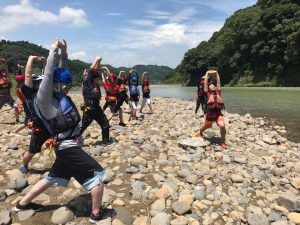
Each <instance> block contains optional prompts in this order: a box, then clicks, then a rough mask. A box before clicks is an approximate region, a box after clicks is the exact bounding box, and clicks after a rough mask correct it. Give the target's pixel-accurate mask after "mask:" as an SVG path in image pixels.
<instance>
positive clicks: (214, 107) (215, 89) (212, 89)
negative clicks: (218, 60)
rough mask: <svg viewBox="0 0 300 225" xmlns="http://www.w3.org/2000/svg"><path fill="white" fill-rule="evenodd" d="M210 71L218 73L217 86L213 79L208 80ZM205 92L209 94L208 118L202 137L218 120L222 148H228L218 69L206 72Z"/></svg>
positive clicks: (202, 130)
mask: <svg viewBox="0 0 300 225" xmlns="http://www.w3.org/2000/svg"><path fill="white" fill-rule="evenodd" d="M210 73H216V84H217V86H215V84H214V82H213V81H209V80H208V75H209V74H210ZM204 92H205V93H206V95H207V110H208V111H207V114H206V119H205V122H204V125H203V127H202V128H201V129H200V134H199V136H200V137H203V132H204V131H205V130H206V129H208V128H211V127H212V125H213V123H214V122H216V123H217V125H218V126H219V127H220V133H221V140H220V146H221V147H222V148H225V149H226V148H227V145H226V143H225V136H226V129H225V123H224V118H223V115H222V112H221V110H222V109H223V107H224V104H223V101H222V98H221V96H220V94H221V84H220V76H219V74H218V72H217V71H215V70H209V71H207V72H206V74H205V78H204Z"/></svg>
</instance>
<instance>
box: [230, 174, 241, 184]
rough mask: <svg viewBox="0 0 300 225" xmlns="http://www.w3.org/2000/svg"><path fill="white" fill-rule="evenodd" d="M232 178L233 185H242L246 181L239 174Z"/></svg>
mask: <svg viewBox="0 0 300 225" xmlns="http://www.w3.org/2000/svg"><path fill="white" fill-rule="evenodd" d="M230 178H231V180H232V182H233V183H242V182H243V181H244V178H243V177H242V176H241V175H239V174H233V175H231V177H230Z"/></svg>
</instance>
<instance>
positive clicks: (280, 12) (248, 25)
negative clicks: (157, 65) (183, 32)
mask: <svg viewBox="0 0 300 225" xmlns="http://www.w3.org/2000/svg"><path fill="white" fill-rule="evenodd" d="M299 49H300V1H299V0H258V2H257V3H256V4H255V5H254V6H251V7H248V8H245V9H241V10H238V11H236V12H235V13H234V15H232V16H231V17H229V18H228V19H227V20H226V22H225V24H224V26H223V27H222V28H221V29H220V31H218V32H215V33H214V34H213V36H212V37H211V38H210V39H209V40H208V41H203V42H201V43H200V44H199V45H198V46H197V47H195V48H192V49H190V50H188V51H187V52H186V53H185V55H184V58H183V59H182V62H181V63H180V64H179V65H178V66H177V68H176V69H175V70H173V71H171V73H170V74H169V75H168V77H167V78H166V82H169V83H182V84H187V85H189V86H191V85H193V86H195V85H196V84H197V81H198V80H199V77H200V76H203V75H204V74H205V72H206V71H207V70H208V69H211V68H215V69H217V70H218V71H220V74H221V75H222V77H221V81H222V84H226V85H231V86H300V50H299Z"/></svg>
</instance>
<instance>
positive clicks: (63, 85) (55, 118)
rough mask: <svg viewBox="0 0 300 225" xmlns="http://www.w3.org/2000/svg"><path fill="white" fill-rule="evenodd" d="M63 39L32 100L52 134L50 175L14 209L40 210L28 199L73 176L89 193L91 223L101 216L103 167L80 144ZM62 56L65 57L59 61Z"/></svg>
mask: <svg viewBox="0 0 300 225" xmlns="http://www.w3.org/2000/svg"><path fill="white" fill-rule="evenodd" d="M59 49H60V50H61V58H60V59H61V60H60V66H59V68H56V69H54V62H55V60H54V59H55V55H56V54H57V53H58V50H59ZM66 49H67V46H66V42H64V44H63V43H61V42H59V41H58V40H57V41H56V42H55V43H54V44H53V45H52V50H50V52H49V56H48V58H47V64H46V68H45V73H44V78H43V80H42V82H41V84H40V88H39V90H38V92H37V97H36V99H35V102H34V106H35V110H36V112H37V114H38V116H39V117H40V119H41V120H42V121H43V123H44V125H45V127H46V128H47V129H48V131H49V133H51V135H52V136H53V137H54V143H55V146H54V147H55V154H56V159H55V162H54V164H53V166H52V168H51V170H50V172H49V174H48V175H47V176H46V177H45V178H43V179H42V180H40V181H38V182H37V183H36V184H35V185H34V186H33V187H32V188H31V190H30V191H29V192H28V193H27V194H26V195H25V196H24V197H23V198H22V199H21V201H20V202H18V203H17V205H16V206H15V207H14V211H17V212H18V211H22V210H28V209H32V210H34V211H39V210H41V209H42V208H43V206H42V205H39V204H35V203H32V202H31V201H32V200H33V199H34V198H36V197H37V196H38V195H39V194H41V193H42V192H44V191H45V190H46V189H47V188H49V187H51V186H52V185H53V184H57V185H60V186H65V187H66V186H67V185H68V182H69V181H70V178H71V177H74V178H75V179H76V180H77V181H78V182H79V183H80V184H81V185H82V186H83V188H84V189H85V190H87V191H90V193H91V196H92V213H91V215H90V222H91V223H96V222H97V221H100V220H101V219H103V217H104V214H103V212H104V210H100V209H101V208H100V206H101V201H102V196H103V189H104V183H103V182H104V179H105V178H106V176H105V172H104V169H103V168H102V167H101V166H100V165H99V163H98V162H97V161H96V160H95V159H93V158H92V157H91V156H90V155H89V154H88V153H86V152H85V151H84V150H83V149H82V148H81V147H80V144H79V141H78V138H79V136H80V127H79V123H80V114H79V112H78V110H77V108H76V106H75V105H74V103H73V101H72V100H71V98H70V97H69V96H67V93H68V91H69V90H70V88H71V83H72V75H71V73H70V72H69V71H68V70H67V69H66V68H67V65H66V62H67V60H66V59H67V51H66ZM62 59H64V60H62Z"/></svg>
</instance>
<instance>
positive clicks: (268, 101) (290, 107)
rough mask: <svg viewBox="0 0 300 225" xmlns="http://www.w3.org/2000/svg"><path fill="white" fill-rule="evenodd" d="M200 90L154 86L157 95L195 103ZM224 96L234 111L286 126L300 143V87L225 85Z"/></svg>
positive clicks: (229, 109)
mask: <svg viewBox="0 0 300 225" xmlns="http://www.w3.org/2000/svg"><path fill="white" fill-rule="evenodd" d="M196 92H197V88H196V87H181V86H169V85H162V86H159V85H157V86H154V85H153V86H152V87H151V96H153V97H155V96H161V97H172V98H178V99H186V100H193V101H194V102H195V100H194V99H195V97H196ZM222 98H223V100H224V103H225V106H226V109H227V111H229V112H230V113H239V114H246V113H250V114H251V115H252V116H254V117H266V118H267V120H268V121H270V122H272V123H275V124H277V125H281V126H285V127H286V128H287V130H288V136H289V137H290V139H291V140H293V141H295V142H298V143H299V142H300V87H299V88H248V87H224V88H222Z"/></svg>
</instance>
